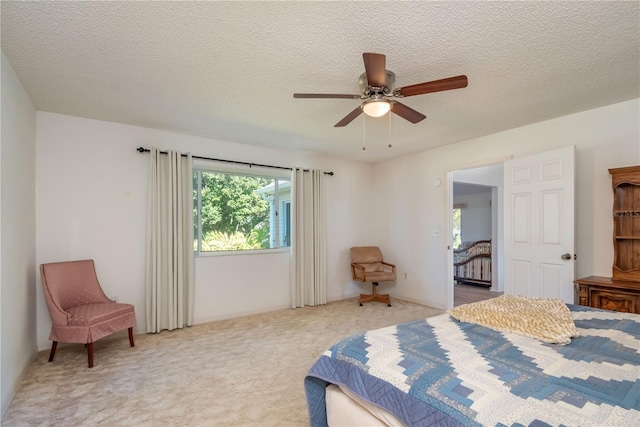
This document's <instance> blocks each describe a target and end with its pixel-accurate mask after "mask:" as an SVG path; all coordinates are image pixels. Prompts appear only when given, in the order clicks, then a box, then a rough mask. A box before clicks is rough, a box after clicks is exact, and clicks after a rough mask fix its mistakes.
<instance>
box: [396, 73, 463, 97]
mask: <svg viewBox="0 0 640 427" xmlns="http://www.w3.org/2000/svg"><path fill="white" fill-rule="evenodd" d="M467 83H468V80H467V76H456V77H449V78H448V79H442V80H434V81H432V82H425V83H418V84H415V85H411V86H405V87H401V88H397V89H395V90H394V91H393V94H394V95H396V96H397V95H400V96H414V95H422V94H425V93H432V92H441V91H443V90H451V89H460V88H463V87H467Z"/></svg>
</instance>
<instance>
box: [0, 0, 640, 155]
mask: <svg viewBox="0 0 640 427" xmlns="http://www.w3.org/2000/svg"><path fill="white" fill-rule="evenodd" d="M639 5H640V3H639V2H637V1H633V2H557V1H554V2H543V1H535V2H353V1H344V2H302V1H287V2H267V1H260V2H186V1H174V2H125V1H120V2H44V1H41V2H22V1H20V2H13V1H2V2H1V8H2V9H1V13H2V14H1V19H2V27H1V38H2V49H3V51H4V52H5V54H6V56H7V58H8V60H9V62H10V63H11V64H12V66H13V68H14V70H15V72H16V74H17V75H18V78H19V79H20V81H21V82H22V84H23V86H24V87H25V89H26V90H27V92H28V93H29V95H30V96H31V99H32V100H33V102H34V104H35V106H36V108H37V109H38V110H44V111H52V112H57V113H62V114H70V115H75V116H81V117H89V118H95V119H100V120H107V121H114V122H121V123H128V124H134V125H141V126H147V127H153V128H159V129H167V130H174V131H180V132H186V133H191V134H195V135H203V136H209V137H213V138H217V139H223V140H229V141H237V142H243V143H250V144H255V145H263V146H270V147H277V148H286V149H294V150H307V151H314V152H319V153H323V154H328V155H332V156H337V157H342V158H348V159H354V160H360V161H365V162H376V161H380V160H383V159H387V158H392V157H398V156H400V155H404V154H408V153H414V152H418V151H422V150H425V149H428V148H433V147H437V146H442V145H445V144H450V143H455V142H459V141H463V140H466V139H469V138H474V137H478V136H482V135H487V134H491V133H495V132H498V131H501V130H505V129H510V128H514V127H518V126H523V125H526V124H529V123H535V122H539V121H543V120H547V119H551V118H554V117H559V116H563V115H567V114H572V113H576V112H579V111H583V110H587V109H591V108H596V107H599V106H604V105H608V104H612V103H616V102H621V101H625V100H628V99H633V98H638V97H640V30H639V28H640V9H639ZM363 52H376V53H383V54H385V55H386V56H387V69H389V70H391V71H393V72H395V74H396V87H400V86H406V85H410V84H414V83H421V82H425V81H431V80H436V79H441V78H446V77H451V76H455V75H459V74H465V75H467V76H468V78H469V86H468V87H467V88H464V89H457V90H452V91H447V92H439V93H433V94H428V95H420V96H414V97H410V98H406V99H404V100H403V101H402V102H403V103H405V104H407V105H408V106H410V107H412V108H414V109H416V110H418V111H420V112H422V113H423V114H425V115H426V116H427V119H426V120H423V121H422V122H420V123H418V124H410V123H409V122H406V121H405V120H403V119H401V118H399V117H398V116H395V115H391V117H390V118H389V117H388V116H385V117H383V118H379V119H373V118H366V119H365V116H364V115H361V116H360V117H358V118H357V119H356V120H354V121H353V122H352V123H351V124H350V125H348V126H346V127H344V128H334V127H333V125H334V124H335V123H337V122H338V121H339V120H340V119H342V117H344V116H345V115H346V114H347V113H349V112H350V111H351V110H353V109H354V108H355V107H356V106H357V105H358V104H359V101H358V100H347V99H294V98H293V97H292V94H293V93H294V92H320V93H346V94H350V93H357V90H358V85H357V80H358V77H359V75H360V74H361V73H362V72H363V71H364V66H363V63H362V53H363ZM363 140H364V141H365V142H366V145H367V150H366V151H363V150H362V149H361V146H362V144H363ZM388 143H391V144H392V145H393V147H392V148H388V147H387V144H388ZM196 154H197V153H196Z"/></svg>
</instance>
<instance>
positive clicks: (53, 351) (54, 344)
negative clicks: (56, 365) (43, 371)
mask: <svg viewBox="0 0 640 427" xmlns="http://www.w3.org/2000/svg"><path fill="white" fill-rule="evenodd" d="M57 348H58V341H54V342H53V344H51V353H49V362H53V357H54V356H55V355H56V349H57Z"/></svg>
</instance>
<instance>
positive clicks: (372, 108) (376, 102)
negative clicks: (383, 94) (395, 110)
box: [362, 99, 391, 117]
mask: <svg viewBox="0 0 640 427" xmlns="http://www.w3.org/2000/svg"><path fill="white" fill-rule="evenodd" d="M389 110H391V103H390V102H389V101H387V100H386V99H372V100H370V101H367V102H365V103H364V104H362V111H364V113H365V114H366V115H367V116H371V117H381V116H384V115H385V114H387V113H388V112H389Z"/></svg>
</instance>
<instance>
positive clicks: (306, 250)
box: [291, 168, 327, 308]
mask: <svg viewBox="0 0 640 427" xmlns="http://www.w3.org/2000/svg"><path fill="white" fill-rule="evenodd" d="M291 195H292V198H291V211H292V215H291V255H292V260H291V308H296V307H304V306H305V305H320V304H326V303H327V261H326V252H327V250H326V247H327V243H326V231H325V200H324V172H323V171H321V170H317V169H313V170H310V171H308V172H305V171H304V170H303V169H299V168H293V171H292V173H291Z"/></svg>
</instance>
